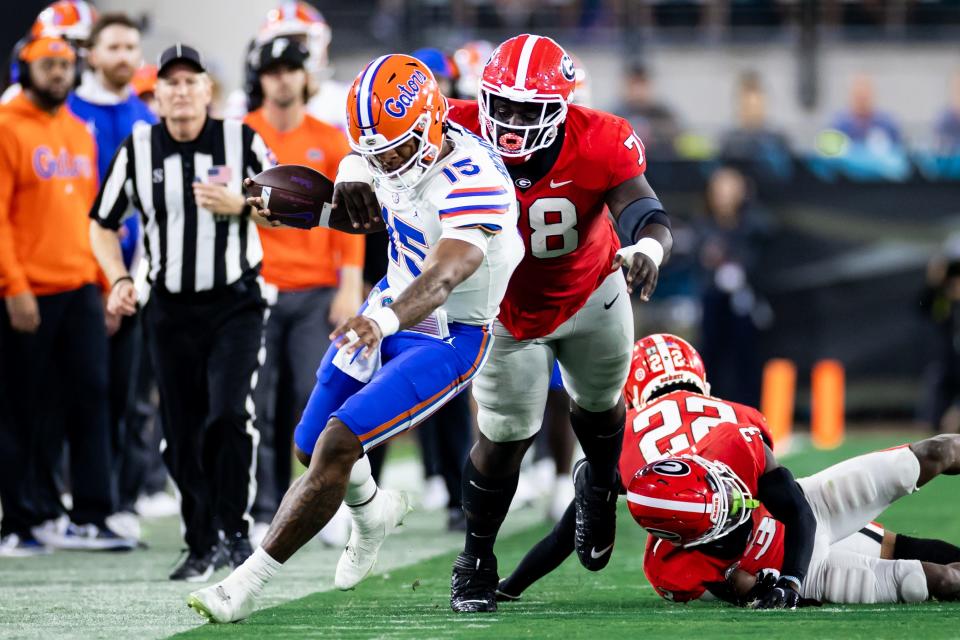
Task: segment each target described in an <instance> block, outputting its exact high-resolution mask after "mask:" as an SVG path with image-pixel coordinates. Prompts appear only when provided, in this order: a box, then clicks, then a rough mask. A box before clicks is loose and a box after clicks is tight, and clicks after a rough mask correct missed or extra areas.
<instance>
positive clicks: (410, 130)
mask: <svg viewBox="0 0 960 640" xmlns="http://www.w3.org/2000/svg"><path fill="white" fill-rule="evenodd" d="M446 120H447V100H446V98H444V97H443V94H441V93H440V88H439V87H438V86H437V81H436V79H434V77H433V74H432V73H431V72H430V69H428V68H427V66H426V65H425V64H423V63H422V62H421V61H419V60H417V59H416V58H413V57H411V56H407V55H403V54H399V53H394V54H390V55H386V56H380V57H379V58H377V59H376V60H374V61H373V62H371V63H370V64H368V65H367V66H366V68H365V69H364V70H363V71H361V72H360V75H359V76H357V79H356V80H354V82H353V86H352V87H350V93H349V95H348V96H347V124H348V130H349V134H350V135H349V141H350V146H351V147H352V148H353V150H354V151H356V152H357V153H359V154H360V155H361V156H362V157H363V158H364V159H366V160H367V164H368V166H369V167H370V172H371V173H372V174H373V176H374V178H375V179H376V180H377V182H378V183H379V184H381V185H382V186H383V187H384V188H386V189H388V190H391V191H402V190H406V189H412V188H413V187H414V186H415V185H416V184H417V183H418V182H420V180H421V179H422V178H423V176H424V174H425V173H426V172H427V170H429V169H430V167H432V166H433V164H434V163H435V162H436V161H437V158H438V157H439V155H440V149H441V148H442V147H443V139H444V124H445V123H446ZM409 140H417V141H418V144H417V149H416V151H414V153H413V154H412V155H411V156H410V158H409V160H407V161H406V162H404V164H403V165H402V166H400V167H399V168H393V169H391V168H387V167H385V166H384V165H383V164H381V162H380V161H379V160H378V158H377V156H378V154H381V153H383V152H384V151H388V150H390V149H395V148H397V147H399V146H400V145H402V144H404V143H405V142H407V141H409Z"/></svg>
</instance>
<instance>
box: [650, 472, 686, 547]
mask: <svg viewBox="0 0 960 640" xmlns="http://www.w3.org/2000/svg"><path fill="white" fill-rule="evenodd" d="M650 469H651V470H652V471H655V472H657V473H659V474H661V475H664V476H687V475H690V465H688V464H687V463H686V462H684V461H683V460H676V459H671V460H661V461H659V462H654V463H653V465H652V466H651V467H650ZM651 533H652V532H651Z"/></svg>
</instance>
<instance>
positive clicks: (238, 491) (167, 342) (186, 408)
mask: <svg viewBox="0 0 960 640" xmlns="http://www.w3.org/2000/svg"><path fill="white" fill-rule="evenodd" d="M264 306H265V305H264V302H263V298H262V297H261V295H260V287H259V286H258V285H257V283H256V281H250V282H247V281H240V282H238V283H236V284H234V285H232V286H231V287H227V288H224V289H222V290H217V291H212V292H202V293H196V294H169V293H165V292H163V291H160V290H157V289H155V290H154V291H153V293H152V296H151V299H150V301H149V302H148V303H147V306H146V308H145V309H144V324H145V328H146V336H147V344H148V348H149V351H150V356H151V358H152V361H153V366H154V372H155V374H156V378H157V384H158V386H159V390H160V411H161V418H162V421H163V431H164V437H165V438H166V442H167V446H166V449H165V450H164V452H163V458H164V461H165V462H166V463H167V468H168V469H169V471H170V475H171V477H172V478H173V480H174V482H176V484H177V488H178V489H179V491H180V499H181V503H180V510H181V515H182V517H183V522H184V528H185V535H184V538H185V541H186V543H187V546H188V547H190V549H191V550H193V551H197V552H205V551H207V550H209V549H210V547H212V546H213V545H215V544H216V543H217V540H218V530H222V531H223V532H224V534H225V535H227V536H233V535H236V534H243V535H248V534H249V524H250V517H249V509H250V506H251V503H252V501H253V496H254V495H255V493H256V479H255V473H256V450H257V443H258V442H259V439H260V435H259V433H258V432H257V430H256V428H255V427H254V415H253V387H254V385H255V384H256V377H255V374H256V372H257V368H258V367H259V355H260V351H261V346H262V340H263V315H264Z"/></svg>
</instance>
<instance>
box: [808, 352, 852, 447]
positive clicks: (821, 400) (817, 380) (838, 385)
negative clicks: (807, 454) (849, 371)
mask: <svg viewBox="0 0 960 640" xmlns="http://www.w3.org/2000/svg"><path fill="white" fill-rule="evenodd" d="M810 418H811V419H810V431H811V434H810V435H811V436H812V438H813V446H815V447H816V448H818V449H834V448H836V447H839V446H840V445H841V444H842V443H843V431H844V372H843V365H842V364H840V362H839V361H837V360H820V361H819V362H817V363H816V364H815V365H814V367H813V376H812V380H811V385H810Z"/></svg>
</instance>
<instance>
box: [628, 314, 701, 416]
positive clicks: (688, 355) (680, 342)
mask: <svg viewBox="0 0 960 640" xmlns="http://www.w3.org/2000/svg"><path fill="white" fill-rule="evenodd" d="M680 382H685V383H688V384H692V385H693V386H694V387H696V388H697V389H698V390H699V391H700V393H703V394H705V395H709V393H710V384H709V383H708V382H707V372H706V371H705V370H704V368H703V360H702V359H701V358H700V354H699V353H697V350H696V349H694V348H693V346H692V345H691V344H690V343H689V342H687V341H686V340H684V339H683V338H679V337H677V336H675V335H672V334H669V333H654V334H652V335H649V336H647V337H646V338H641V339H640V340H637V342H636V344H634V345H633V360H632V361H631V362H630V375H629V376H628V377H627V384H626V385H625V386H624V387H623V396H624V398H625V399H626V401H627V404H628V405H630V406H632V407H634V408H635V409H639V408H640V407H641V406H642V405H644V404H646V403H647V401H648V400H650V396H652V395H653V394H654V392H656V391H658V390H660V389H662V388H663V387H666V386H667V385H671V384H677V383H680Z"/></svg>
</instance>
